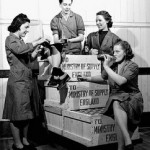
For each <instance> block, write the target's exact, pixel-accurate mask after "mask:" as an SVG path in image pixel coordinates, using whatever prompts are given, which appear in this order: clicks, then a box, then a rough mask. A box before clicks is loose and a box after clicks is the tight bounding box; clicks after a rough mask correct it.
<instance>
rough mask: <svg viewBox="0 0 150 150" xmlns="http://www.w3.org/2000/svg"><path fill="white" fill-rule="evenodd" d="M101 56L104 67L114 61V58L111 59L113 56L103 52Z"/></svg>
mask: <svg viewBox="0 0 150 150" xmlns="http://www.w3.org/2000/svg"><path fill="white" fill-rule="evenodd" d="M103 57H104V63H103V66H104V67H105V66H108V67H110V66H111V65H112V64H113V63H114V59H113V58H114V57H113V56H111V55H108V54H104V55H103Z"/></svg>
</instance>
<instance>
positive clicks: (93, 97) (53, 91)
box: [45, 82, 109, 110]
mask: <svg viewBox="0 0 150 150" xmlns="http://www.w3.org/2000/svg"><path fill="white" fill-rule="evenodd" d="M108 95H109V87H108V85H107V84H106V83H104V84H96V83H90V82H68V83H67V86H66V87H64V88H62V89H61V90H57V88H54V87H46V100H45V106H53V107H60V108H63V109H68V110H78V109H87V108H97V107H105V104H106V101H107V100H108Z"/></svg>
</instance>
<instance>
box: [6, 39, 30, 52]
mask: <svg viewBox="0 0 150 150" xmlns="http://www.w3.org/2000/svg"><path fill="white" fill-rule="evenodd" d="M5 45H6V47H8V48H9V49H10V50H11V51H12V52H13V53H15V54H25V53H28V52H32V51H33V45H32V43H25V42H24V41H23V40H22V41H20V40H18V39H14V38H11V37H9V38H7V39H6V43H5Z"/></svg>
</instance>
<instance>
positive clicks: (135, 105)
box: [80, 41, 143, 150]
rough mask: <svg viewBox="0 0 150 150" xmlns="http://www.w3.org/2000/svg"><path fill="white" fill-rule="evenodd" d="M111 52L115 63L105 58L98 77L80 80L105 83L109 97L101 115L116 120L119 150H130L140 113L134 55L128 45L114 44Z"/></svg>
mask: <svg viewBox="0 0 150 150" xmlns="http://www.w3.org/2000/svg"><path fill="white" fill-rule="evenodd" d="M113 52H114V57H115V58H116V60H115V62H114V63H113V61H114V59H113V58H112V56H110V55H108V54H105V55H104V63H103V67H104V70H103V72H102V74H101V75H99V76H95V77H88V78H81V79H82V80H86V81H89V82H101V81H102V80H108V83H109V86H110V94H109V99H108V101H107V103H106V109H105V111H104V115H107V116H110V117H113V118H114V119H115V124H116V131H117V136H118V150H133V149H134V147H133V144H132V140H131V137H132V134H133V132H134V131H135V129H136V128H137V126H138V125H139V123H140V119H141V114H142V112H143V97H142V94H141V92H140V90H139V87H138V72H139V68H138V65H137V64H136V63H135V62H133V61H131V59H132V58H133V56H134V55H133V53H132V49H131V47H130V45H129V44H128V42H126V41H120V42H118V43H116V44H115V45H114V49H113ZM111 64H112V65H111ZM81 79H80V80H81Z"/></svg>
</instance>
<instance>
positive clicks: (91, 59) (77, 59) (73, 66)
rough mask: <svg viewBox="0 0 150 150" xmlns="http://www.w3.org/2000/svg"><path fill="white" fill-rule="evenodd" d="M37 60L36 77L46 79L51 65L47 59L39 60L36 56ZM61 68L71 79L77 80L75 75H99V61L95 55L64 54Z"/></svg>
mask: <svg viewBox="0 0 150 150" xmlns="http://www.w3.org/2000/svg"><path fill="white" fill-rule="evenodd" d="M38 62H39V76H38V79H39V80H46V79H47V80H48V78H49V76H50V75H51V69H52V66H51V65H50V64H49V63H48V60H47V59H45V60H41V59H40V57H39V58H38ZM46 68H47V69H46ZM61 68H62V70H63V71H65V72H66V73H68V74H69V76H70V77H71V79H70V80H71V81H77V75H82V76H86V77H91V76H95V75H100V73H101V62H100V61H99V60H98V59H97V56H96V55H66V58H65V60H64V61H63V62H62V64H61ZM45 70H47V71H45ZM43 74H44V75H43ZM42 75H43V76H42Z"/></svg>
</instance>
